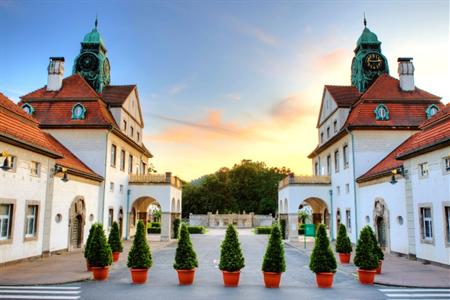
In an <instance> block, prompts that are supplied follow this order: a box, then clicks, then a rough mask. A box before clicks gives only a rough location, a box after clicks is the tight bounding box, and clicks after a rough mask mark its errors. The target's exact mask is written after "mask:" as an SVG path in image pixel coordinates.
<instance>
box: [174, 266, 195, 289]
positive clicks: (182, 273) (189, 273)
mask: <svg viewBox="0 0 450 300" xmlns="http://www.w3.org/2000/svg"><path fill="white" fill-rule="evenodd" d="M177 272H178V282H179V283H180V285H191V284H192V282H194V276H195V269H192V270H177Z"/></svg>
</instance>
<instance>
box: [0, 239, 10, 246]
mask: <svg viewBox="0 0 450 300" xmlns="http://www.w3.org/2000/svg"><path fill="white" fill-rule="evenodd" d="M12 242H13V240H12V239H11V238H9V239H7V240H0V245H7V244H12Z"/></svg>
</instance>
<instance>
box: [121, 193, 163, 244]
mask: <svg viewBox="0 0 450 300" xmlns="http://www.w3.org/2000/svg"><path fill="white" fill-rule="evenodd" d="M155 205H156V206H160V205H159V203H158V201H156V199H154V198H152V197H140V198H138V199H136V200H135V201H133V203H132V205H131V211H130V214H129V219H128V228H129V229H128V230H129V236H134V235H135V233H136V225H137V223H138V221H140V220H142V221H143V222H144V224H145V225H147V223H148V222H150V213H149V208H150V206H155Z"/></svg>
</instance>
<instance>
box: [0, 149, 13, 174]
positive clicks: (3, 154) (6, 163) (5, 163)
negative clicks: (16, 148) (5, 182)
mask: <svg viewBox="0 0 450 300" xmlns="http://www.w3.org/2000/svg"><path fill="white" fill-rule="evenodd" d="M0 157H4V158H5V159H4V160H3V164H2V166H1V169H2V170H3V171H9V170H11V168H12V167H11V165H10V164H9V159H8V157H9V154H8V152H6V151H3V152H1V153H0Z"/></svg>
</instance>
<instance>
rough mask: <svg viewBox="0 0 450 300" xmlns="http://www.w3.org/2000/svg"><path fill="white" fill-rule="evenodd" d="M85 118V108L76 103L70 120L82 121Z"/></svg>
mask: <svg viewBox="0 0 450 300" xmlns="http://www.w3.org/2000/svg"><path fill="white" fill-rule="evenodd" d="M85 118H86V108H85V107H84V105H83V104H81V103H77V104H75V105H74V106H73V107H72V120H84V119H85Z"/></svg>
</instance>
